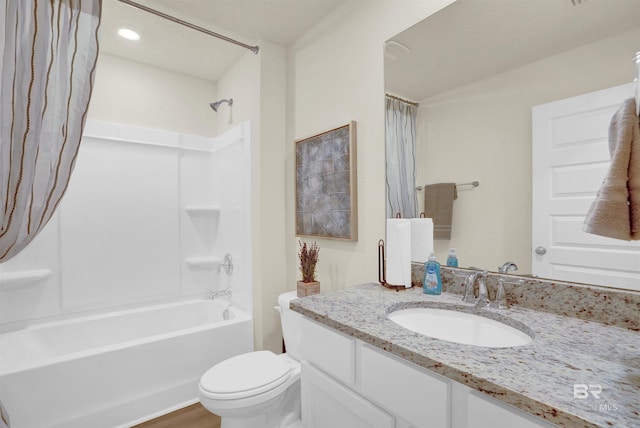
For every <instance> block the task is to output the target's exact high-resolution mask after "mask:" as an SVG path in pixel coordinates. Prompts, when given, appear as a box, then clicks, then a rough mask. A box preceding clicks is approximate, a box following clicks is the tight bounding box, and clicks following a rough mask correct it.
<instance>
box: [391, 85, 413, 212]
mask: <svg viewBox="0 0 640 428" xmlns="http://www.w3.org/2000/svg"><path fill="white" fill-rule="evenodd" d="M417 114H418V108H417V107H416V106H414V105H411V104H407V103H405V102H403V101H401V100H398V99H394V98H391V97H386V130H385V131H386V144H385V146H386V177H387V183H386V184H387V218H393V217H395V216H396V214H398V213H400V215H401V216H402V217H403V218H415V217H418V198H417V196H416V173H415V167H416V165H415V164H416V161H415V146H416V117H417Z"/></svg>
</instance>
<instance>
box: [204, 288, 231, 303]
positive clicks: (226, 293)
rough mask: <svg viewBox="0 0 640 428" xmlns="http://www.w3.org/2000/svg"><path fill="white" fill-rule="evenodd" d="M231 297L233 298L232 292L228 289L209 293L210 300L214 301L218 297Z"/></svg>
mask: <svg viewBox="0 0 640 428" xmlns="http://www.w3.org/2000/svg"><path fill="white" fill-rule="evenodd" d="M220 296H229V297H231V290H230V289H229V288H226V289H224V290H216V291H212V292H211V293H209V299H211V300H214V299H215V298H216V297H220Z"/></svg>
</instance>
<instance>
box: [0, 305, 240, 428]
mask: <svg viewBox="0 0 640 428" xmlns="http://www.w3.org/2000/svg"><path fill="white" fill-rule="evenodd" d="M225 307H226V305H225V304H224V302H222V301H211V300H190V301H186V302H178V303H171V304H163V305H155V306H150V307H145V308H140V309H135V310H126V311H118V312H114V313H109V314H102V315H93V316H84V317H77V318H73V319H69V320H64V321H56V322H50V323H46V324H39V325H37V326H33V327H29V328H26V329H23V330H19V331H15V332H9V333H2V334H0V400H1V401H2V402H3V404H4V406H5V407H6V409H7V410H8V412H9V415H10V417H11V428H45V427H60V428H62V427H64V428H75V427H78V428H80V427H82V428H86V427H91V428H100V427H105V428H107V427H109V428H113V427H129V426H131V425H132V424H135V423H139V422H142V421H144V420H147V419H150V418H152V417H155V416H158V415H160V414H163V413H166V412H168V411H171V410H175V409H177V408H180V407H182V406H184V405H187V404H191V403H194V402H196V401H197V394H198V380H199V379H200V376H201V375H202V374H203V373H204V372H205V371H206V370H207V369H208V368H210V367H211V366H212V365H214V364H215V363H217V362H219V361H222V360H223V359H225V358H228V357H230V356H233V355H237V354H240V353H243V352H249V351H251V350H252V349H253V323H252V320H251V317H250V316H249V315H248V314H246V313H244V312H242V311H241V310H238V309H237V308H235V307H232V308H231V309H230V311H231V314H232V318H231V319H229V320H224V319H223V316H222V315H223V310H224V309H225Z"/></svg>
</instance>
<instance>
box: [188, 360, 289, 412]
mask: <svg viewBox="0 0 640 428" xmlns="http://www.w3.org/2000/svg"><path fill="white" fill-rule="evenodd" d="M291 372H292V366H291V365H290V364H288V363H287V362H286V361H285V360H284V359H282V358H280V357H278V356H277V355H276V354H274V353H273V352H270V351H256V352H249V353H246V354H242V355H238V356H235V357H232V358H229V359H227V360H224V361H222V362H221V363H218V364H216V365H215V366H213V367H212V368H210V369H209V370H207V372H206V373H205V374H204V375H203V376H202V378H201V380H200V389H201V392H202V393H203V394H205V395H206V396H207V397H208V398H210V399H214V400H237V399H242V398H248V397H253V396H256V395H259V394H263V393H265V392H267V391H270V390H273V389H275V388H277V387H278V386H280V385H282V384H283V383H285V382H286V381H287V379H289V378H290V377H291Z"/></svg>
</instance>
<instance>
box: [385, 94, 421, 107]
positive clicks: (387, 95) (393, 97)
mask: <svg viewBox="0 0 640 428" xmlns="http://www.w3.org/2000/svg"><path fill="white" fill-rule="evenodd" d="M384 95H385V96H386V97H388V98H391V99H392V100H398V101H402V102H403V103H406V104H410V105H412V106H416V107H420V104H419V103H417V102H415V101H409V100H405V99H404V98H400V97H396V96H395V95H391V94H384Z"/></svg>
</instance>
